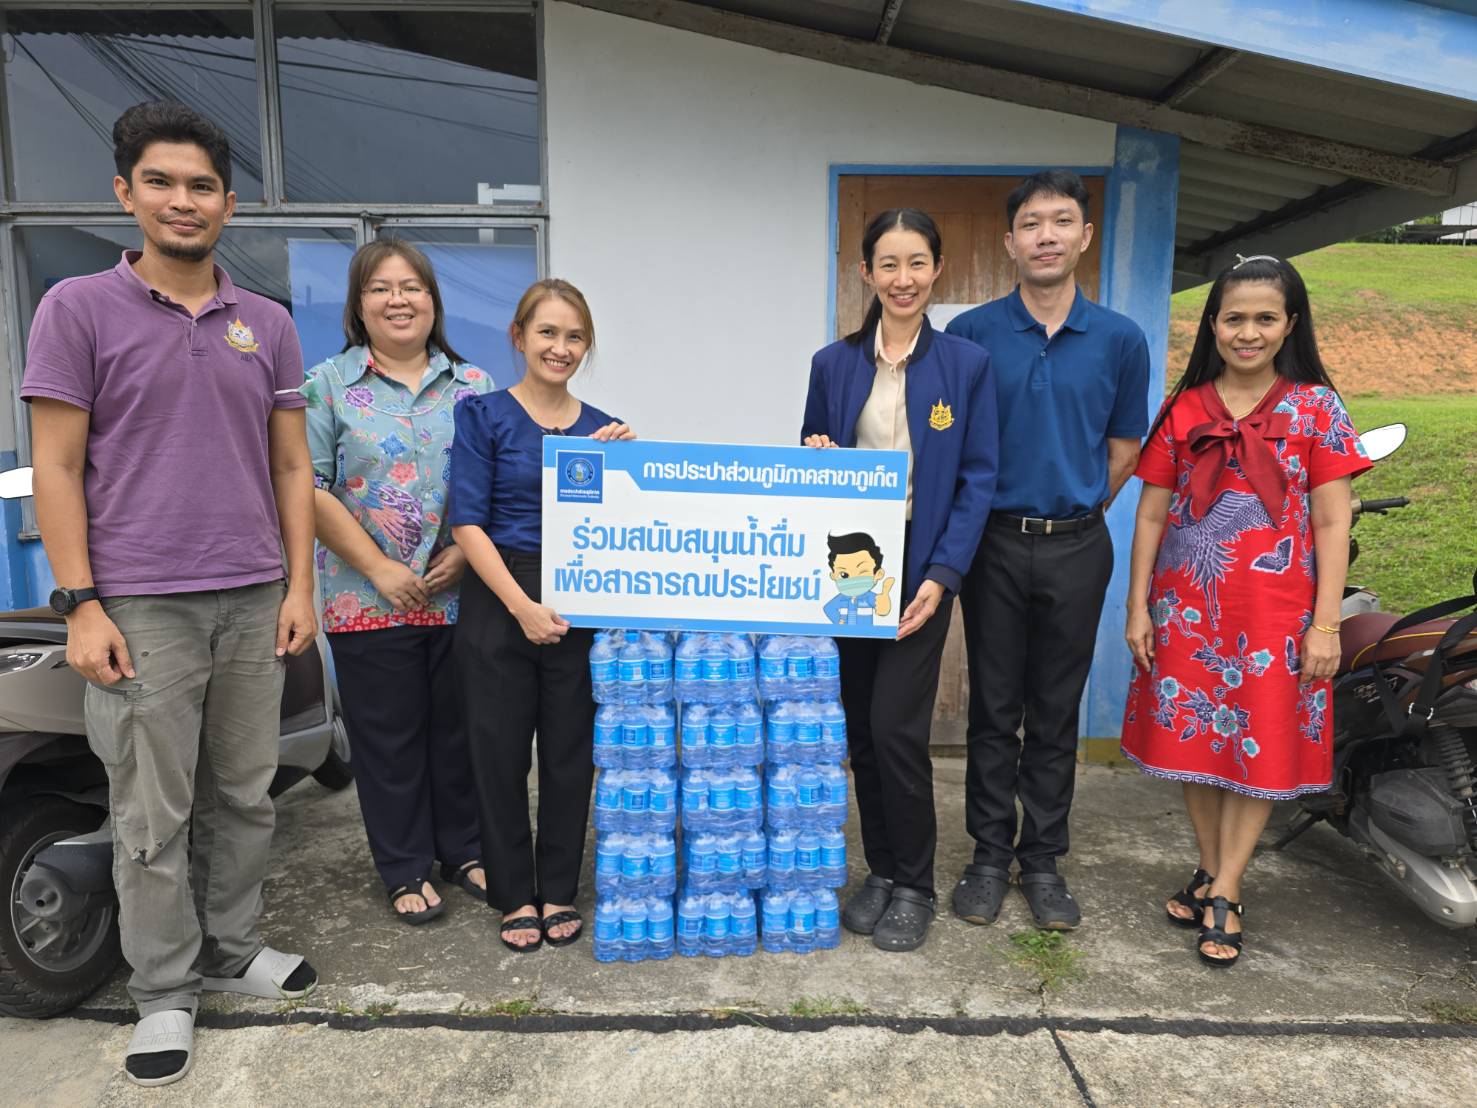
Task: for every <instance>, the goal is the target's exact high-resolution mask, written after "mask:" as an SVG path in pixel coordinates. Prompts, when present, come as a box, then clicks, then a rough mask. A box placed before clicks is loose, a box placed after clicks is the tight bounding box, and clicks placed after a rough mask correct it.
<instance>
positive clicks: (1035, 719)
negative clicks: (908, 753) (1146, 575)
mask: <svg viewBox="0 0 1477 1108" xmlns="http://www.w3.org/2000/svg"><path fill="white" fill-rule="evenodd" d="M1112 572H1113V543H1112V538H1111V536H1110V535H1109V533H1108V528H1107V526H1106V525H1104V524H1103V523H1101V522H1099V523H1098V524H1096V525H1095V526H1091V527H1088V528H1086V529H1084V530H1081V531H1075V532H1072V533H1070V534H1065V535H1026V534H1022V533H1021V532H1020V530H1019V529H1018V528H1017V529H1014V530H1012V529H1010V528H1009V527H1008V526H1006V525H1002V524H997V523H993V522H992V523H991V524H990V526H988V527H987V528H986V529H985V536H984V540H983V541H982V542H981V543H980V548H979V552H978V553H977V554H976V555H975V560H974V565H973V566H972V567H971V568H970V571H969V574H968V576H967V577H966V578H965V582H964V591H963V595H962V596H961V597H960V602H961V604H962V605H963V609H964V635H965V646H966V649H967V650H968V654H969V767H968V776H967V778H966V785H965V825H966V827H967V828H968V830H969V833H970V835H972V836H973V837H974V841H975V847H974V860H975V862H976V863H977V864H980V865H990V866H998V867H1000V868H1001V869H1008V868H1009V867H1010V861H1011V858H1012V856H1013V857H1015V858H1016V859H1017V860H1018V861H1019V863H1020V868H1021V872H1023V873H1054V872H1055V871H1056V859H1057V858H1059V857H1061V856H1062V855H1064V854H1066V853H1067V848H1068V845H1069V844H1068V836H1067V816H1068V813H1069V812H1070V811H1071V808H1072V791H1073V788H1074V786H1075V784H1076V769H1077V714H1078V707H1079V703H1080V701H1081V699H1082V689H1083V686H1084V685H1086V683H1087V673H1088V670H1089V669H1091V668H1092V651H1093V643H1094V641H1095V639H1096V636H1097V625H1098V617H1099V616H1100V615H1101V614H1102V609H1103V593H1104V592H1105V591H1106V590H1107V587H1108V578H1109V577H1110V576H1111V575H1112ZM1023 717H1024V722H1025V740H1024V743H1022V740H1021V738H1020V737H1019V735H1018V733H1019V732H1020V730H1021V723H1022V718H1023ZM1017 797H1019V799H1020V803H1021V810H1022V812H1023V815H1024V818H1023V820H1022V822H1021V828H1020V841H1019V842H1016V812H1015V804H1016V799H1017Z"/></svg>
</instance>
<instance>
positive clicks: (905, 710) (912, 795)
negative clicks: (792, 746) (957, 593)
mask: <svg viewBox="0 0 1477 1108" xmlns="http://www.w3.org/2000/svg"><path fill="white" fill-rule="evenodd" d="M953 609H954V600H953V598H952V597H949V598H947V599H945V600H944V601H943V602H942V603H940V604H939V606H938V611H936V612H934V614H933V618H932V619H930V620H929V621H928V622H927V623H925V624H924V625H923V626H922V627H920V628H919V629H918V630H917V631H915V632H913V634H911V635H909V636H908V637H907V638H906V639H903V640H902V641H901V642H898V641H894V640H892V639H837V640H836V641H837V644H838V645H839V646H840V648H841V704H842V707H843V708H845V710H846V736H847V742H848V744H849V745H850V748H851V775H852V778H853V779H854V780H855V781H856V805H857V811H858V812H859V813H860V814H861V824H862V850H863V852H864V853H865V854H866V856H867V868H868V869H870V870H871V871H872V872H873V873H875V874H876V875H877V876H878V877H884V878H887V879H888V880H890V881H893V882H895V883H896V884H898V885H901V886H904V887H906V888H910V889H917V890H918V891H919V892H921V893H925V894H926V895H928V896H933V895H934V891H933V853H934V847H935V845H936V843H937V842H938V818H937V816H936V814H935V812H934V807H933V761H932V760H931V759H930V758H929V754H928V740H929V737H930V735H931V734H932V730H933V704H934V701H935V700H936V699H937V697H938V688H939V663H940V661H941V660H942V658H943V653H944V639H945V638H946V637H947V636H948V633H949V616H950V614H951V613H952V611H953Z"/></svg>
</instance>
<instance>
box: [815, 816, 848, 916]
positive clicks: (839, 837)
mask: <svg viewBox="0 0 1477 1108" xmlns="http://www.w3.org/2000/svg"><path fill="white" fill-rule="evenodd" d="M821 883H822V884H823V885H826V886H828V887H829V888H833V889H839V888H842V887H843V886H844V885H845V884H846V832H845V831H842V830H841V829H840V828H839V827H835V828H832V829H831V830H829V831H822V832H821ZM817 911H819V906H817Z"/></svg>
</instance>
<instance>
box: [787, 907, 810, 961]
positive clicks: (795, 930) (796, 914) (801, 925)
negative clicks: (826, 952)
mask: <svg viewBox="0 0 1477 1108" xmlns="http://www.w3.org/2000/svg"><path fill="white" fill-rule="evenodd" d="M790 948H791V949H792V950H794V952H795V953H796V954H809V953H810V952H811V951H812V950H814V949H815V899H814V898H813V897H812V896H811V895H810V894H809V893H807V892H798V893H796V894H795V896H794V898H793V899H791V901H790Z"/></svg>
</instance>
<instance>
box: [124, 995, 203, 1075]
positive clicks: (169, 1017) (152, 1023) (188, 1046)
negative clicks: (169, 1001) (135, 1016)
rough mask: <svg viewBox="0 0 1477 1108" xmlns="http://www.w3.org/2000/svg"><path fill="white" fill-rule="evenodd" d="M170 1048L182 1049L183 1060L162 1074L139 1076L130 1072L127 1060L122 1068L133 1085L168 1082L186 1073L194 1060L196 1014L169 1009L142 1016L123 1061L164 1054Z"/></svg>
mask: <svg viewBox="0 0 1477 1108" xmlns="http://www.w3.org/2000/svg"><path fill="white" fill-rule="evenodd" d="M171 1050H182V1051H184V1052H185V1064H184V1065H183V1066H181V1067H180V1068H179V1069H177V1070H176V1071H175V1072H174V1073H168V1074H165V1075H164V1076H163V1077H139V1076H137V1075H135V1074H134V1073H132V1072H130V1071H129V1069H128V1067H127V1065H126V1064H125V1065H124V1067H123V1072H124V1073H125V1074H127V1075H128V1080H130V1081H132V1082H133V1083H134V1084H135V1085H168V1084H171V1083H173V1082H175V1081H178V1080H180V1079H181V1078H182V1077H184V1076H185V1074H187V1073H189V1072H190V1067H191V1066H192V1065H194V1064H195V1018H194V1017H193V1016H192V1015H190V1013H189V1012H181V1011H178V1010H171V1011H167V1012H155V1013H154V1014H153V1015H151V1016H145V1017H143V1019H141V1020H139V1021H138V1023H137V1024H136V1025H135V1026H134V1029H133V1037H132V1038H130V1039H129V1040H128V1050H127V1051H126V1052H125V1053H124V1059H125V1062H126V1060H127V1059H129V1058H137V1057H139V1056H140V1055H148V1054H164V1053H166V1052H168V1051H171Z"/></svg>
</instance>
